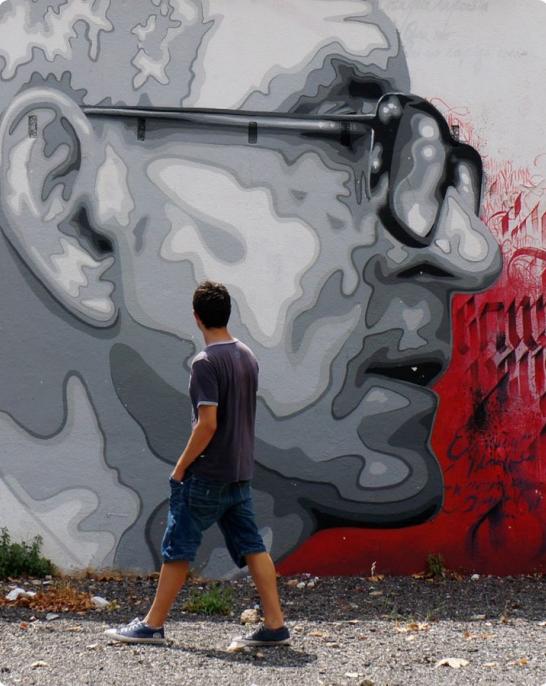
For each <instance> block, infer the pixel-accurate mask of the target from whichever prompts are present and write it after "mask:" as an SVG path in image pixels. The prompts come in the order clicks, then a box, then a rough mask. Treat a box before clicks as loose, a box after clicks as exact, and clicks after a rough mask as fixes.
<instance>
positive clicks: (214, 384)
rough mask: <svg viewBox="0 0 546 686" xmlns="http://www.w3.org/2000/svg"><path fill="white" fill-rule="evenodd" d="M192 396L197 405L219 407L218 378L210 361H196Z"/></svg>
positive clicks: (193, 367)
mask: <svg viewBox="0 0 546 686" xmlns="http://www.w3.org/2000/svg"><path fill="white" fill-rule="evenodd" d="M190 396H191V398H192V400H193V402H194V404H195V407H199V405H218V396H219V393H218V377H217V376H216V371H215V369H214V367H213V365H212V364H211V363H210V362H209V360H206V359H201V360H195V361H194V363H193V365H192V368H191V376H190Z"/></svg>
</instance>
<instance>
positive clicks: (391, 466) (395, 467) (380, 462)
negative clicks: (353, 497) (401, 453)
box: [358, 453, 410, 488]
mask: <svg viewBox="0 0 546 686" xmlns="http://www.w3.org/2000/svg"><path fill="white" fill-rule="evenodd" d="M376 455H377V456H376V457H375V458H371V459H370V458H366V466H365V467H364V469H362V471H361V472H360V474H359V476H358V483H359V484H360V485H361V486H363V487H364V488H388V487H389V486H396V485H398V484H400V483H401V482H402V481H403V480H404V479H405V478H406V477H407V476H408V475H409V473H410V470H409V467H408V465H407V464H406V463H405V462H404V461H403V460H401V459H400V458H399V457H394V456H392V457H391V456H390V455H380V454H379V453H377V454H376Z"/></svg>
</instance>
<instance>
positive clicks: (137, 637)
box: [104, 617, 165, 644]
mask: <svg viewBox="0 0 546 686" xmlns="http://www.w3.org/2000/svg"><path fill="white" fill-rule="evenodd" d="M104 633H105V634H106V635H107V636H109V637H110V638H113V639H114V641H121V642H123V643H156V644H162V643H165V631H164V629H163V627H161V628H160V629H152V628H151V627H149V626H148V625H147V624H145V623H144V622H143V621H142V620H141V619H139V618H138V617H137V618H136V619H133V621H132V622H129V624H124V625H122V626H118V627H115V628H113V629H106V631H105V632H104Z"/></svg>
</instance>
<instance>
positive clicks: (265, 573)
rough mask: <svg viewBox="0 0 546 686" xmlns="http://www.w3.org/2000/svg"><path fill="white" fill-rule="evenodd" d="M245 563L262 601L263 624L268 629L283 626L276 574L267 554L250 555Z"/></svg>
mask: <svg viewBox="0 0 546 686" xmlns="http://www.w3.org/2000/svg"><path fill="white" fill-rule="evenodd" d="M246 563H247V565H248V569H249V571H250V574H251V575H252V578H253V579H254V583H255V584H256V589H257V591H258V593H259V595H260V599H261V601H262V609H263V612H264V624H265V626H266V627H267V628H268V629H279V628H280V627H282V626H284V616H283V613H282V610H281V603H280V600H279V591H278V589H277V573H276V571H275V565H274V564H273V560H272V559H271V556H270V555H269V553H252V554H250V555H247V556H246Z"/></svg>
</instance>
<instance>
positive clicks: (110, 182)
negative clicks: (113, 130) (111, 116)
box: [95, 145, 135, 226]
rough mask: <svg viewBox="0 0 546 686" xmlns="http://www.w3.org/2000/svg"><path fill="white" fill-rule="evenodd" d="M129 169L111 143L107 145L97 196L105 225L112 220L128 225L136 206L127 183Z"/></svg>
mask: <svg viewBox="0 0 546 686" xmlns="http://www.w3.org/2000/svg"><path fill="white" fill-rule="evenodd" d="M127 175H128V169H127V165H126V164H125V163H124V162H123V160H122V159H121V157H120V156H119V155H118V154H117V153H116V151H115V150H114V148H112V146H111V145H107V146H106V152H105V158H104V162H103V163H102V164H101V166H100V167H99V169H98V170H97V179H96V186H95V188H96V191H95V198H96V202H97V218H98V220H99V222H100V223H101V224H103V225H106V224H108V223H109V222H111V221H114V222H116V223H117V224H119V225H120V226H128V224H129V217H130V214H131V212H132V211H133V210H134V208H135V204H134V201H133V198H132V196H131V191H130V190H129V185H128V183H127Z"/></svg>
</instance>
